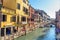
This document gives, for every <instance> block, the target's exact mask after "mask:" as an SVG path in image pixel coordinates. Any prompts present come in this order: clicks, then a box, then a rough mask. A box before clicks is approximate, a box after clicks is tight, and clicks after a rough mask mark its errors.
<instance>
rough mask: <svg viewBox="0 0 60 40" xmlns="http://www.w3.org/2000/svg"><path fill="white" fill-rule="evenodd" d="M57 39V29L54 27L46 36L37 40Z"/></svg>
mask: <svg viewBox="0 0 60 40" xmlns="http://www.w3.org/2000/svg"><path fill="white" fill-rule="evenodd" d="M55 38H56V34H55V28H54V27H52V28H50V29H49V30H48V31H47V32H46V35H44V36H41V37H38V38H37V40H56V39H55Z"/></svg>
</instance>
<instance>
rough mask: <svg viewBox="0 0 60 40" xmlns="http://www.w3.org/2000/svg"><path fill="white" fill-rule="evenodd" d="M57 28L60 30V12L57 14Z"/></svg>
mask: <svg viewBox="0 0 60 40" xmlns="http://www.w3.org/2000/svg"><path fill="white" fill-rule="evenodd" d="M56 26H57V27H58V28H59V29H60V10H59V11H57V12H56Z"/></svg>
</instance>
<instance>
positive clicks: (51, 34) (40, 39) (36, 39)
mask: <svg viewBox="0 0 60 40" xmlns="http://www.w3.org/2000/svg"><path fill="white" fill-rule="evenodd" d="M55 36H56V35H55V27H51V28H38V29H37V30H35V31H33V32H31V33H28V34H27V35H26V36H21V37H18V38H16V39H14V40H55Z"/></svg>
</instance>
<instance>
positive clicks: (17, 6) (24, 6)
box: [1, 0, 29, 35]
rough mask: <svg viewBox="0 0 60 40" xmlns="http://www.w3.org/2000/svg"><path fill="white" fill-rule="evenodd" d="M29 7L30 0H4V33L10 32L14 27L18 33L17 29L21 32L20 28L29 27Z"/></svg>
mask: <svg viewBox="0 0 60 40" xmlns="http://www.w3.org/2000/svg"><path fill="white" fill-rule="evenodd" d="M28 9H29V5H28V0H3V7H2V10H1V11H2V21H1V28H2V30H3V32H2V35H4V34H8V32H9V33H11V32H12V31H11V30H12V29H14V30H13V31H14V32H15V33H16V31H19V32H20V29H24V30H25V28H28V17H29V12H28V11H29V10H28ZM18 27H19V28H18ZM27 30H28V29H27ZM25 31H26V30H25ZM4 32H5V33H4Z"/></svg>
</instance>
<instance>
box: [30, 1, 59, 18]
mask: <svg viewBox="0 0 60 40" xmlns="http://www.w3.org/2000/svg"><path fill="white" fill-rule="evenodd" d="M29 3H30V5H31V6H32V7H33V8H35V9H40V10H44V11H45V12H46V13H47V14H48V15H49V16H50V17H51V18H55V17H56V16H55V15H56V11H58V10H59V9H60V0H29Z"/></svg>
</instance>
